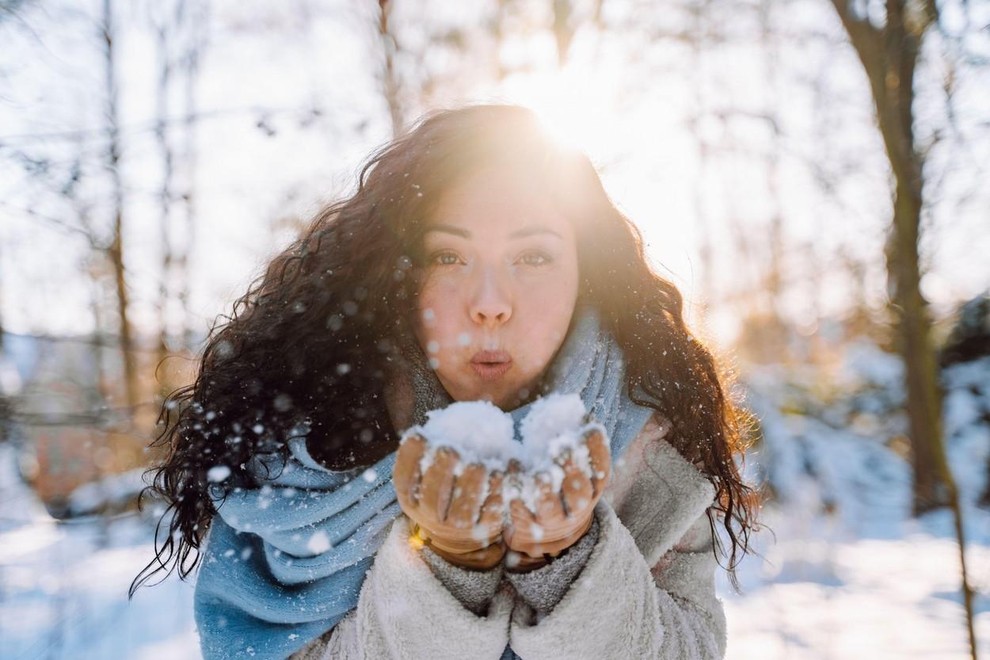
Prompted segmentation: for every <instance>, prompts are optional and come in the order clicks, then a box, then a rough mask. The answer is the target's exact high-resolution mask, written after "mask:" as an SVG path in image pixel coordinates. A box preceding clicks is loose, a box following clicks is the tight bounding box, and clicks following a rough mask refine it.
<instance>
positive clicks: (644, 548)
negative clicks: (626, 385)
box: [295, 422, 726, 660]
mask: <svg viewBox="0 0 990 660" xmlns="http://www.w3.org/2000/svg"><path fill="white" fill-rule="evenodd" d="M668 430H669V426H668V425H665V424H658V423H654V422H651V423H650V424H648V425H647V427H646V428H644V429H643V432H642V433H640V435H639V437H637V438H636V440H635V441H634V442H633V443H632V444H631V445H630V447H629V448H628V449H627V451H626V452H625V454H624V456H623V458H622V460H620V461H618V462H617V463H616V465H614V466H613V477H612V482H611V483H610V484H609V487H608V489H607V490H606V492H605V497H604V498H603V501H602V502H600V503H599V504H598V507H597V509H596V511H595V515H596V521H597V537H598V538H597V542H594V545H593V546H591V547H590V554H588V553H581V554H584V555H586V556H587V560H586V561H585V562H584V565H583V568H580V569H579V570H577V571H574V570H556V571H553V570H551V571H547V572H546V573H545V574H546V575H547V576H548V578H547V579H550V580H552V581H556V582H558V583H556V584H554V585H549V586H548V588H547V589H544V590H543V592H545V593H550V594H551V596H550V599H551V602H556V601H559V602H556V604H555V605H554V606H553V608H552V609H551V610H550V611H548V612H544V611H540V612H537V611H535V610H534V606H533V605H534V604H533V599H532V597H530V598H527V597H526V595H527V594H525V593H523V592H524V591H525V590H526V589H531V588H532V587H533V583H532V581H530V582H529V583H527V584H523V585H522V587H519V586H518V585H517V586H516V588H513V586H512V585H510V584H509V583H508V582H505V581H503V582H502V583H501V585H500V587H499V588H498V589H497V590H496V591H495V593H494V595H493V596H492V597H491V599H490V602H488V603H487V605H486V604H485V603H479V602H471V603H467V602H464V596H463V595H461V600H459V599H458V598H457V597H455V595H453V594H452V593H451V589H449V588H448V587H447V586H444V582H445V581H446V582H447V583H448V585H449V583H450V580H449V578H447V579H445V580H441V579H440V578H439V577H438V572H437V571H435V570H434V569H431V567H430V564H428V563H427V561H426V560H424V557H423V555H422V551H421V550H420V549H419V548H418V547H416V546H414V545H413V544H411V543H410V538H411V534H410V531H409V525H408V521H407V519H406V518H405V517H404V516H403V517H400V518H398V519H397V520H396V521H395V523H394V524H393V527H392V530H391V532H390V533H389V536H388V539H387V540H386V541H385V543H384V545H383V546H382V548H381V549H380V550H379V552H378V556H377V558H376V560H375V563H374V565H373V567H372V568H371V570H370V571H369V572H368V576H367V578H366V580H365V583H364V586H363V588H362V590H361V595H360V598H359V600H358V606H357V608H356V609H355V610H354V611H353V612H351V613H350V614H349V615H348V616H347V617H346V618H345V619H344V620H343V621H341V622H340V623H339V624H338V625H337V627H336V628H335V629H334V630H333V631H332V632H331V633H330V634H328V635H326V636H324V637H323V638H321V639H320V640H317V641H316V642H314V643H313V644H312V645H311V646H309V647H307V648H306V649H304V650H303V651H301V652H300V653H299V654H297V655H296V656H295V657H297V658H302V657H305V658H348V659H350V658H431V659H435V658H466V657H470V658H492V659H496V658H499V657H500V656H501V655H502V652H503V650H504V649H505V647H506V646H507V645H508V646H511V648H512V650H513V651H514V652H515V653H516V654H517V655H518V656H520V657H522V658H540V659H543V658H676V659H683V660H694V659H702V658H721V657H723V656H724V654H725V643H726V639H725V629H726V624H725V615H724V612H723V609H722V605H721V603H720V602H719V601H718V599H717V598H716V597H715V584H714V573H715V567H716V561H715V555H714V553H713V550H712V546H713V539H712V532H711V528H710V525H709V522H708V517H707V509H708V507H709V506H711V504H712V502H713V500H714V495H715V490H714V487H713V486H712V485H711V483H709V481H708V480H707V479H705V478H704V477H703V476H702V475H701V474H700V473H699V472H698V470H697V469H696V468H695V467H694V466H693V465H691V464H690V463H688V462H687V461H685V460H684V459H683V458H682V457H681V456H680V454H678V452H677V451H676V450H675V449H674V448H673V447H672V446H671V445H670V444H668V443H667V442H666V441H664V440H663V439H662V438H663V437H664V436H665V435H666V433H667V432H668ZM585 545H590V543H588V542H585ZM582 559H583V557H582ZM431 563H435V562H432V561H431ZM439 572H440V574H443V572H444V571H443V569H441V570H440V571H439ZM575 573H576V574H577V575H576V577H575ZM550 576H552V577H550ZM560 581H564V582H563V584H560V583H559V582H560ZM517 590H518V593H517ZM559 594H562V596H560V595H559ZM476 612H482V614H477V613H476Z"/></svg>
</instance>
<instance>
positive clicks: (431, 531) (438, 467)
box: [393, 435, 505, 570]
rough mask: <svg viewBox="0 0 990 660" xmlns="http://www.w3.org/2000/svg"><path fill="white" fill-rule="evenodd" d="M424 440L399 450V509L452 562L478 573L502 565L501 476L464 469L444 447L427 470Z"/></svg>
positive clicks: (395, 479) (474, 467)
mask: <svg viewBox="0 0 990 660" xmlns="http://www.w3.org/2000/svg"><path fill="white" fill-rule="evenodd" d="M426 450H427V443H426V439H425V438H423V437H421V436H417V435H413V436H410V437H408V438H406V439H405V440H404V441H403V442H402V444H401V445H400V446H399V452H398V455H397V456H396V460H395V468H394V470H393V482H394V484H395V492H396V494H397V495H398V500H399V506H400V507H402V511H403V512H404V513H405V514H406V515H407V516H409V518H410V519H411V520H412V521H413V523H414V530H415V533H416V535H417V536H418V538H419V539H420V540H421V541H422V542H423V543H425V544H426V545H427V546H428V547H429V548H430V549H431V550H433V552H435V553H436V554H437V555H439V556H440V557H442V558H444V559H445V560H447V561H449V562H450V563H452V564H454V565H456V566H461V567H463V568H469V569H474V570H486V569H489V568H492V567H494V566H496V565H498V564H499V563H500V562H501V561H502V557H503V556H504V555H505V544H504V543H503V542H502V524H503V523H502V520H503V516H504V507H503V504H502V475H501V474H500V473H490V472H489V471H488V470H487V469H485V467H484V466H482V465H480V464H477V463H471V464H468V465H466V466H462V464H461V462H460V457H459V456H458V454H457V452H456V451H454V450H453V449H450V448H448V447H441V448H440V449H438V450H437V451H436V453H435V455H434V459H433V462H432V463H430V464H429V465H428V466H427V467H426V469H425V471H424V470H423V466H422V459H423V456H424V455H425V453H426Z"/></svg>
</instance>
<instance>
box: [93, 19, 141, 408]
mask: <svg viewBox="0 0 990 660" xmlns="http://www.w3.org/2000/svg"><path fill="white" fill-rule="evenodd" d="M100 32H101V35H102V37H103V46H104V48H103V66H104V72H103V74H104V84H105V92H106V99H105V101H106V121H107V126H106V131H107V152H106V168H107V172H108V174H109V175H110V182H111V188H112V211H111V213H112V215H113V234H112V235H113V238H112V240H111V243H110V247H109V249H108V251H107V254H108V255H109V257H110V262H111V264H112V265H113V270H114V281H115V284H116V292H117V319H118V324H119V332H120V352H121V357H122V359H123V364H124V385H125V391H126V393H127V405H128V406H129V407H130V408H131V409H136V407H137V405H138V402H139V401H140V393H139V388H138V382H137V378H138V375H137V364H136V362H135V358H134V339H133V336H132V334H131V323H130V319H129V317H128V304H129V302H128V298H129V293H128V290H127V272H126V268H125V265H124V184H123V179H122V176H121V163H120V159H121V139H120V122H119V120H118V115H119V111H118V102H119V101H118V92H119V89H118V83H117V70H116V68H117V64H116V50H115V49H114V39H115V37H116V25H115V22H114V13H113V3H112V0H103V11H102V14H101V16H100Z"/></svg>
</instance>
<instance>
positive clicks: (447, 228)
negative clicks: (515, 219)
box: [424, 223, 564, 240]
mask: <svg viewBox="0 0 990 660" xmlns="http://www.w3.org/2000/svg"><path fill="white" fill-rule="evenodd" d="M434 231H437V232H442V233H444V234H453V235H454V236H460V237H461V238H471V232H469V231H468V230H466V229H461V228H460V227H455V226H454V225H447V224H443V223H439V224H435V225H431V226H429V227H427V229H426V231H425V232H424V233H425V234H428V233H430V232H434ZM539 235H550V236H556V237H557V238H559V239H561V240H563V238H564V237H563V236H561V235H560V233H559V232H556V231H554V230H553V229H550V228H549V227H544V226H543V225H532V226H529V227H523V228H522V229H517V230H516V231H514V232H512V233H511V234H509V238H512V239H519V238H527V237H529V236H539Z"/></svg>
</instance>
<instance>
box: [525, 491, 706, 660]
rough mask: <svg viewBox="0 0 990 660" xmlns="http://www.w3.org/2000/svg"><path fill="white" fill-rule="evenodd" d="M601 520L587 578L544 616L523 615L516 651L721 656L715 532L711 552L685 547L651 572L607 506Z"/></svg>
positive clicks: (685, 658)
mask: <svg viewBox="0 0 990 660" xmlns="http://www.w3.org/2000/svg"><path fill="white" fill-rule="evenodd" d="M596 516H597V518H598V523H599V541H598V544H597V545H596V546H595V548H594V550H593V551H592V553H591V556H590V557H589V559H588V563H587V564H586V565H585V566H584V569H583V571H582V572H581V575H580V576H579V577H578V578H577V580H576V581H575V582H574V583H573V584H572V585H571V588H570V589H569V590H568V592H567V593H566V594H565V595H564V597H563V598H562V599H561V601H560V602H559V603H558V604H557V606H556V607H555V608H554V609H553V611H552V612H550V613H549V614H548V615H546V616H545V617H543V618H541V619H539V620H537V618H536V617H535V616H533V614H532V612H531V611H527V609H525V608H517V609H516V611H515V612H514V613H513V617H512V625H511V629H510V644H511V646H512V649H513V650H514V651H515V652H516V653H517V654H518V655H520V656H522V657H524V658H529V657H533V658H550V657H607V658H678V659H680V660H696V659H698V660H700V659H707V658H721V657H722V656H723V655H724V653H725V618H724V614H723V611H722V607H721V603H719V601H718V600H717V599H716V598H715V586H714V571H715V558H714V555H713V553H712V552H711V534H710V531H708V532H707V533H708V542H707V548H706V547H704V546H705V545H706V544H705V543H704V542H702V543H700V544H698V545H695V546H692V545H690V544H688V543H685V544H680V543H679V544H677V547H676V549H673V548H672V549H671V550H670V552H668V553H666V554H665V555H663V557H662V558H661V560H660V561H659V562H658V563H657V564H656V565H655V566H653V567H652V570H651V567H649V566H648V565H647V563H646V561H645V560H644V557H643V555H642V553H641V552H640V551H639V549H638V548H637V546H636V542H635V541H634V539H633V538H632V536H631V534H630V533H629V531H628V530H627V529H626V528H625V527H624V526H623V525H622V523H621V522H620V521H619V519H618V517H617V516H616V514H615V512H614V511H613V510H612V508H611V507H610V506H609V505H608V504H607V503H605V502H601V503H599V505H598V509H597V511H596ZM702 522H704V524H705V525H707V519H704V520H703V521H702V520H701V519H699V522H698V523H697V527H696V526H695V525H692V526H691V530H689V535H690V536H691V538H701V537H698V535H697V534H695V530H696V529H700V528H701V525H702ZM706 531H707V529H706ZM685 539H687V536H686V537H685ZM605 612H607V613H608V614H607V616H602V613H605Z"/></svg>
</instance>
